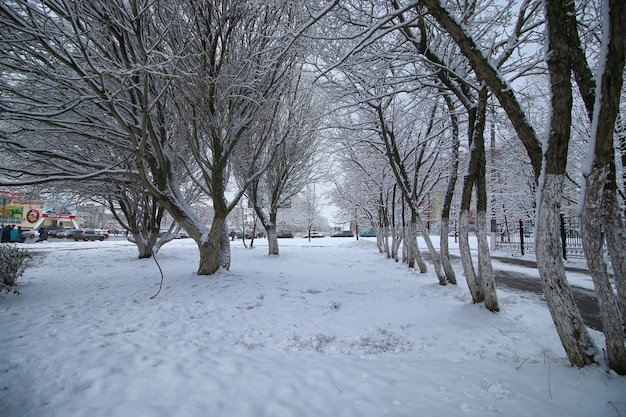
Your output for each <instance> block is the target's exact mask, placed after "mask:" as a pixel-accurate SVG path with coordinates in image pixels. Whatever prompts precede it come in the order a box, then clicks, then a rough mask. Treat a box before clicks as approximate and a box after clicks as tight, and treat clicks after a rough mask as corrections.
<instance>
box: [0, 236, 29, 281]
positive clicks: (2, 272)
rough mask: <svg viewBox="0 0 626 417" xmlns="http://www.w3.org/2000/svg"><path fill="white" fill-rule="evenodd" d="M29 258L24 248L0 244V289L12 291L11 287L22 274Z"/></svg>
mask: <svg viewBox="0 0 626 417" xmlns="http://www.w3.org/2000/svg"><path fill="white" fill-rule="evenodd" d="M30 260H31V256H30V254H29V253H28V251H27V250H26V249H22V248H18V247H16V246H15V245H8V244H4V245H1V246H0V265H2V266H1V267H0V279H1V280H0V291H1V290H6V291H7V292H9V291H12V289H11V287H14V286H15V285H16V283H17V280H18V279H19V278H20V277H21V276H22V275H23V274H24V271H26V268H27V267H28V265H29V263H30Z"/></svg>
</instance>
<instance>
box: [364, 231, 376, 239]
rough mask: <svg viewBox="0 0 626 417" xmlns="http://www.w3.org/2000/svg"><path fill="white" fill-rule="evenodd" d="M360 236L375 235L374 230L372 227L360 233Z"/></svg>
mask: <svg viewBox="0 0 626 417" xmlns="http://www.w3.org/2000/svg"><path fill="white" fill-rule="evenodd" d="M361 237H376V232H375V231H374V230H372V229H370V230H367V231H365V232H363V233H361Z"/></svg>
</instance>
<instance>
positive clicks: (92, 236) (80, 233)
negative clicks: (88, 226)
mask: <svg viewBox="0 0 626 417" xmlns="http://www.w3.org/2000/svg"><path fill="white" fill-rule="evenodd" d="M71 237H72V239H74V240H75V241H77V242H78V241H79V240H84V241H88V240H100V241H102V240H104V239H106V238H105V237H104V235H103V234H102V233H99V232H97V231H95V230H80V229H77V230H74V232H72V236H71Z"/></svg>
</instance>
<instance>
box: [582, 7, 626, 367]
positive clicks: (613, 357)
mask: <svg viewBox="0 0 626 417" xmlns="http://www.w3.org/2000/svg"><path fill="white" fill-rule="evenodd" d="M606 6H607V7H608V8H609V10H608V12H609V15H608V20H605V21H604V24H603V28H604V31H605V33H606V35H605V39H607V40H608V45H606V44H605V46H606V49H603V51H605V52H604V56H601V57H600V61H601V62H600V65H599V67H600V68H604V72H603V73H602V74H600V75H601V76H600V77H598V84H597V85H596V90H597V91H596V105H595V106H594V109H593V118H592V129H593V130H592V132H591V135H592V141H591V143H592V144H593V148H592V149H591V155H592V157H593V160H592V164H591V170H590V172H588V173H587V174H586V175H585V184H586V188H585V195H584V210H583V215H582V226H583V227H582V230H583V248H584V251H585V257H586V259H587V265H588V266H589V271H590V272H591V276H592V278H593V282H594V286H595V290H596V295H597V298H598V306H599V307H600V317H601V319H602V330H603V332H604V338H605V341H606V348H607V356H608V360H609V365H610V367H611V368H612V369H613V370H614V371H616V372H617V373H619V374H621V375H625V374H626V346H625V345H624V327H623V324H624V323H623V322H622V317H623V316H622V314H621V313H620V308H619V307H620V306H619V302H618V297H616V295H615V293H614V292H613V287H612V285H611V281H610V279H609V275H608V272H607V265H606V263H605V261H604V257H603V254H602V243H603V241H604V236H603V232H604V233H606V235H607V240H606V242H607V245H608V247H609V253H610V256H611V261H612V263H613V269H614V271H615V276H616V286H617V287H618V296H619V294H620V293H621V292H622V291H621V290H620V289H619V286H620V285H619V284H618V281H620V280H623V279H624V275H623V274H624V273H625V272H626V270H625V269H624V249H625V246H626V244H625V241H626V237H625V236H626V230H625V228H624V225H623V223H622V222H621V221H619V218H620V211H619V207H618V205H617V204H616V202H617V184H616V178H615V149H614V143H613V131H614V127H615V121H616V119H617V115H618V113H619V103H620V96H621V91H622V85H623V71H624V64H625V61H626V34H625V33H624V30H623V28H624V26H625V25H626V5H625V4H624V2H623V1H619V0H609V1H608V4H607V5H606ZM602 61H604V62H602ZM602 64H604V65H602ZM598 98H599V99H600V100H598Z"/></svg>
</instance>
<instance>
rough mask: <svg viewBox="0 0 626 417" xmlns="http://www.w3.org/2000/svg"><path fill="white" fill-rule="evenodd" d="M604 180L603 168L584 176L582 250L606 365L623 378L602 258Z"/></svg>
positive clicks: (625, 353) (623, 351)
mask: <svg viewBox="0 0 626 417" xmlns="http://www.w3.org/2000/svg"><path fill="white" fill-rule="evenodd" d="M606 181H607V171H606V169H604V170H602V169H594V170H593V171H592V172H591V174H589V175H588V176H587V187H586V190H585V210H584V211H583V216H582V236H583V248H584V250H585V257H586V258H587V266H588V267H589V272H591V277H592V278H593V284H594V287H595V290H596V297H597V299H598V306H599V308H600V319H601V320H602V331H603V332H604V338H605V341H606V350H607V357H608V359H609V364H610V366H611V368H612V369H613V370H615V371H616V372H617V373H619V374H621V375H624V374H626V348H625V346H624V331H623V327H622V320H621V314H620V311H619V308H618V305H617V298H616V297H615V293H614V292H613V287H612V286H611V281H610V279H609V274H608V272H607V266H606V263H605V262H604V257H603V256H602V244H603V241H604V236H603V234H602V222H603V220H606V217H607V216H605V215H603V213H602V212H603V211H604V210H605V209H608V207H603V206H604V204H603V200H604V196H603V194H604V193H605V191H604V184H605V182H606ZM622 256H623V254H619V255H618V257H622Z"/></svg>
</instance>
